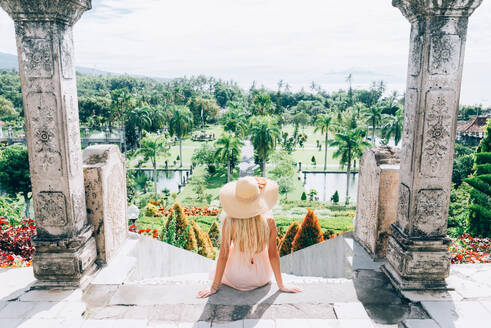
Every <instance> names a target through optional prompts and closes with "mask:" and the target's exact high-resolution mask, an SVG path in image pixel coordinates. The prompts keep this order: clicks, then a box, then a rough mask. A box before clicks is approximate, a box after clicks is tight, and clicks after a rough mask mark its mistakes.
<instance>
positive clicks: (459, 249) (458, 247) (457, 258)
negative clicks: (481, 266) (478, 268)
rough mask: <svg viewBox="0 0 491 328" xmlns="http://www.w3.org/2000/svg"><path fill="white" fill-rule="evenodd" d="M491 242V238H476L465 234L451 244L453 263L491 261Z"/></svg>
mask: <svg viewBox="0 0 491 328" xmlns="http://www.w3.org/2000/svg"><path fill="white" fill-rule="evenodd" d="M490 242H491V239H490V238H474V237H471V236H469V235H466V234H463V235H462V236H460V237H459V238H457V239H455V240H453V242H452V244H451V245H450V248H449V251H450V257H451V263H452V264H463V263H491V255H490V254H489V251H490Z"/></svg>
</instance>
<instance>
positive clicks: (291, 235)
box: [280, 221, 300, 256]
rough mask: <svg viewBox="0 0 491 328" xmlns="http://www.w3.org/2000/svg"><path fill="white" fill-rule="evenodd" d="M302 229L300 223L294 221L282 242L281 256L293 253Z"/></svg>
mask: <svg viewBox="0 0 491 328" xmlns="http://www.w3.org/2000/svg"><path fill="white" fill-rule="evenodd" d="M299 229H300V223H298V222H297V221H293V222H292V224H290V226H289V227H288V229H287V230H286V233H285V236H284V237H283V239H282V240H281V246H280V256H285V255H288V254H291V253H292V243H293V240H294V239H295V236H296V235H297V232H298V230H299Z"/></svg>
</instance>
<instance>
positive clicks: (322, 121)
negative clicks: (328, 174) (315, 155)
mask: <svg viewBox="0 0 491 328" xmlns="http://www.w3.org/2000/svg"><path fill="white" fill-rule="evenodd" d="M332 128H333V122H332V116H331V115H329V114H321V115H318V116H317V121H316V122H315V130H314V131H315V132H317V131H321V132H322V133H324V135H325V137H326V140H325V143H324V145H325V149H324V171H326V170H327V146H328V144H329V131H330V130H331V129H332Z"/></svg>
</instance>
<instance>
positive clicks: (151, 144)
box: [136, 133, 170, 195]
mask: <svg viewBox="0 0 491 328" xmlns="http://www.w3.org/2000/svg"><path fill="white" fill-rule="evenodd" d="M136 154H137V155H143V157H144V159H145V161H148V160H150V161H151V162H152V166H153V184H154V192H155V195H157V157H158V155H159V154H163V155H164V157H168V156H169V154H170V145H169V142H168V140H167V139H166V138H165V136H159V135H156V134H148V133H147V134H146V135H145V137H144V138H143V139H142V140H141V142H140V148H139V149H138V151H137V152H136Z"/></svg>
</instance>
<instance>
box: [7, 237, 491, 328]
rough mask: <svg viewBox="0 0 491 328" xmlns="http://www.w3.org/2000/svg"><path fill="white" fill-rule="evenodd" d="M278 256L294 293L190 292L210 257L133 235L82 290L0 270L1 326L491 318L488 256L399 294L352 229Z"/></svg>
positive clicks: (466, 322) (376, 323)
mask: <svg viewBox="0 0 491 328" xmlns="http://www.w3.org/2000/svg"><path fill="white" fill-rule="evenodd" d="M313 254H315V256H314V255H313ZM159 255H160V256H159ZM296 261H299V262H300V263H304V266H305V267H302V266H299V265H297V264H295V262H296ZM326 261H327V262H329V265H326V264H322V263H314V262H326ZM282 263H283V264H284V271H285V273H284V280H285V281H286V282H287V283H290V284H295V285H297V286H299V287H300V288H302V289H303V292H302V293H299V294H284V293H279V292H278V289H277V286H276V285H275V284H274V283H273V284H271V285H267V286H264V287H262V288H259V289H257V290H254V291H249V292H240V291H237V290H234V289H232V288H228V287H226V286H223V287H222V288H220V290H219V292H218V293H217V294H215V295H213V296H212V297H210V298H208V299H198V298H196V294H197V292H198V290H199V289H200V288H202V287H204V286H206V285H207V284H208V283H209V282H208V279H207V278H208V273H207V272H208V271H209V269H210V268H212V267H213V265H214V262H213V261H210V260H207V259H204V258H203V257H201V256H199V255H196V254H194V253H191V252H187V251H183V250H181V249H177V248H175V247H172V246H170V245H166V244H164V243H161V242H158V241H156V240H152V239H150V238H147V237H142V236H138V235H134V234H132V235H131V236H130V239H128V240H127V241H126V243H125V244H124V246H123V247H122V249H121V250H120V252H119V253H118V255H117V256H116V257H115V258H114V259H113V260H112V261H111V262H110V263H109V264H108V265H107V266H105V267H104V268H103V269H102V270H101V271H100V272H99V273H98V275H97V277H95V279H93V280H92V282H91V284H90V285H89V287H88V288H87V289H86V290H84V291H81V290H80V289H76V290H31V287H32V285H33V284H34V282H35V279H34V276H33V274H32V268H23V269H12V270H0V281H1V282H2V284H0V327H1V328H17V327H23V328H25V327H36V328H39V327H41V328H42V327H49V328H52V327H53V328H54V327H60V328H68V327H77V328H80V327H81V328H93V327H104V328H105V327H117V328H124V327H131V328H139V327H167V328H169V327H174V328H177V327H180V328H184V327H197V328H201V327H202V328H204V327H231V328H234V327H241V328H245V327H258V328H261V327H271V328H273V327H276V328H288V327H295V328H298V327H312V328H316V327H337V328H342V327H353V328H355V327H356V328H359V327H361V328H363V327H372V328H376V327H391V328H393V327H402V328H404V327H406V328H420V327H424V328H427V327H428V328H438V327H439V328H447V327H449V328H464V327H466V328H467V327H487V326H488V325H489V322H490V320H491V264H480V265H454V266H452V270H451V275H450V277H449V278H448V283H449V286H450V287H451V288H454V289H455V291H451V292H438V293H436V292H429V291H425V292H404V293H403V294H402V295H401V294H400V293H398V292H396V291H395V290H394V289H393V287H392V286H391V284H390V283H389V281H388V279H387V278H386V277H385V275H384V274H383V273H381V272H380V270H379V268H378V267H379V266H380V264H381V262H373V261H371V260H370V258H369V257H368V255H367V254H366V253H364V251H363V249H362V248H361V247H359V245H358V244H357V243H356V242H354V241H353V240H352V238H351V236H350V234H345V235H343V236H339V237H337V238H334V239H331V240H328V241H326V242H324V243H321V244H318V245H315V246H314V247H309V248H307V249H304V250H302V251H300V252H296V253H294V254H292V256H290V257H283V258H282ZM337 266H338V267H339V268H338V269H339V271H337V270H338V269H336V267H337ZM340 268H342V270H341V269H340ZM321 269H322V270H324V271H317V270H321ZM299 270H303V271H302V272H300V271H299ZM319 272H320V273H319ZM313 273H315V274H313ZM300 274H302V276H300ZM308 274H310V276H308ZM323 275H324V277H323Z"/></svg>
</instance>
